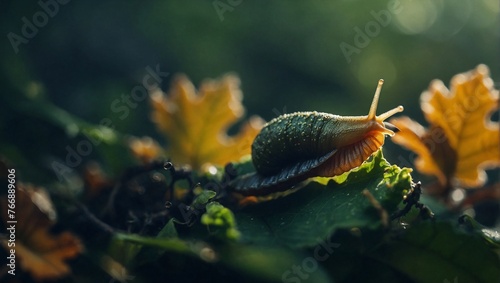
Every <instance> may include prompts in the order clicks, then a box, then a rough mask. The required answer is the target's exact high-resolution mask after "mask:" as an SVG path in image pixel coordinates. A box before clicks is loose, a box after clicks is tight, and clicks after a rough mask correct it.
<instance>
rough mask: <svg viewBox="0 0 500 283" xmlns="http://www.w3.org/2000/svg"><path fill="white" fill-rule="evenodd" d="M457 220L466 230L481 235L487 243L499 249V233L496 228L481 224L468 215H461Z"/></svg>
mask: <svg viewBox="0 0 500 283" xmlns="http://www.w3.org/2000/svg"><path fill="white" fill-rule="evenodd" d="M459 221H460V223H461V224H462V225H463V226H464V227H465V228H466V229H467V230H468V231H473V232H474V233H477V234H478V235H479V236H480V237H482V238H483V239H484V240H485V241H486V243H487V244H488V245H490V246H491V247H493V248H496V249H500V233H499V232H498V231H497V230H494V229H490V228H488V227H485V226H483V225H481V224H480V223H479V222H477V221H476V220H475V219H474V218H472V217H470V216H469V215H463V216H461V217H460V219H459Z"/></svg>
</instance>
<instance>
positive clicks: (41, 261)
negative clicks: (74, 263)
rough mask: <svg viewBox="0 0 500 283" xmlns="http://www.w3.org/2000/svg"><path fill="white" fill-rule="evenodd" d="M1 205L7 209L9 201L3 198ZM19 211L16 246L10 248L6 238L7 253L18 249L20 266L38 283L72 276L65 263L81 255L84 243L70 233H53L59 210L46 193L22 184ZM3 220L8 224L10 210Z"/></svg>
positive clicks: (4, 211) (4, 212) (18, 204)
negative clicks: (53, 206) (51, 229)
mask: <svg viewBox="0 0 500 283" xmlns="http://www.w3.org/2000/svg"><path fill="white" fill-rule="evenodd" d="M0 203H1V207H7V198H6V197H2V198H1V199H0ZM15 211H16V214H15V220H17V223H16V224H15V227H16V242H15V247H9V246H8V240H7V239H2V240H1V243H2V246H4V248H5V249H7V250H10V249H12V248H14V249H15V251H16V258H18V259H19V261H18V262H19V264H20V267H21V268H22V269H23V270H25V271H27V272H29V273H30V274H31V275H32V276H33V278H34V279H35V280H37V281H43V280H54V279H58V278H62V277H64V276H66V275H68V274H70V272H71V270H70V268H69V266H68V264H67V263H66V262H65V260H67V259H71V258H74V257H75V256H77V255H78V254H79V253H80V252H81V251H82V249H83V247H82V244H81V243H80V240H79V239H78V238H76V237H75V236H73V235H72V234H71V233H69V232H62V233H60V234H58V235H53V234H51V233H50V231H49V229H50V227H51V226H52V224H53V223H54V222H53V220H55V211H54V209H53V208H52V202H51V201H50V199H49V198H48V195H47V194H46V192H45V191H44V190H42V189H39V188H34V187H32V186H24V185H22V184H20V185H19V187H18V189H17V191H16V208H15ZM2 219H3V221H4V222H5V223H7V220H8V215H7V211H6V210H2ZM10 220H12V219H10ZM6 225H10V224H6ZM7 227H8V226H7Z"/></svg>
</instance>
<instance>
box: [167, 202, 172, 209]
mask: <svg viewBox="0 0 500 283" xmlns="http://www.w3.org/2000/svg"><path fill="white" fill-rule="evenodd" d="M165 207H166V208H167V209H169V208H171V207H172V202H170V201H166V202H165Z"/></svg>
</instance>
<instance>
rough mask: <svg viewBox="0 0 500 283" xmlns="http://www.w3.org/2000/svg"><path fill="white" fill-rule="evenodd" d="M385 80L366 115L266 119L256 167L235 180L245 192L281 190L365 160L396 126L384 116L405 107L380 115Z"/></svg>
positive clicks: (260, 193) (254, 154) (308, 114)
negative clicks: (378, 106)
mask: <svg viewBox="0 0 500 283" xmlns="http://www.w3.org/2000/svg"><path fill="white" fill-rule="evenodd" d="M382 84H383V80H380V81H379V84H378V87H377V91H376V92H375V96H374V98H373V102H372V105H371V107H370V112H369V114H368V115H367V116H347V117H343V116H339V115H333V114H328V113H318V112H298V113H293V114H286V115H282V116H280V117H278V118H275V119H273V120H272V121H271V122H269V123H268V124H266V125H265V126H264V128H263V129H262V131H261V132H260V133H259V134H258V135H257V137H256V138H255V140H254V142H253V144H252V161H253V164H254V166H255V169H256V173H252V174H247V175H245V176H242V177H241V178H239V179H237V180H235V181H234V182H233V183H232V184H231V188H232V189H233V192H234V193H236V194H239V195H242V196H256V197H266V196H269V195H279V194H283V192H286V191H288V190H289V189H292V188H293V187H294V185H296V184H297V183H299V182H301V181H304V180H306V179H308V178H310V177H317V176H321V177H333V176H336V175H340V174H342V173H344V172H347V171H349V170H351V169H353V168H356V167H358V166H359V165H361V164H362V163H363V162H364V161H365V160H366V159H368V157H370V155H372V154H373V153H374V152H376V151H377V150H378V149H379V148H380V147H381V146H382V145H383V144H384V138H385V135H391V136H392V135H394V131H393V130H395V129H396V128H395V127H394V126H392V125H390V124H388V123H384V120H385V119H387V118H389V117H390V116H392V115H394V114H395V113H398V112H401V111H403V107H402V106H398V107H396V108H394V109H392V110H390V111H388V112H386V113H384V114H381V115H380V116H376V114H375V112H376V110H377V104H378V99H379V96H380V90H381V88H382Z"/></svg>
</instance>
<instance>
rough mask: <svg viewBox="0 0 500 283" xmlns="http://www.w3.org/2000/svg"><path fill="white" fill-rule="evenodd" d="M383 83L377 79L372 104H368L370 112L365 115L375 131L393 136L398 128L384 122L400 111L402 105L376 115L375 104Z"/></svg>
mask: <svg viewBox="0 0 500 283" xmlns="http://www.w3.org/2000/svg"><path fill="white" fill-rule="evenodd" d="M383 84H384V80H382V79H380V80H379V81H378V86H377V90H376V91H375V95H374V96H373V101H372V105H371V106H370V112H369V113H368V116H366V119H367V121H368V123H370V124H371V125H370V126H371V128H372V129H373V130H374V131H377V132H379V133H382V134H386V135H390V136H391V137H392V136H394V133H395V132H398V131H399V129H398V128H396V126H394V125H392V124H390V123H387V122H384V120H386V119H387V118H389V117H391V116H392V115H394V114H396V113H399V112H402V111H403V109H404V108H403V106H401V105H399V106H398V107H396V108H393V109H391V110H389V111H387V112H385V113H382V114H380V115H378V116H377V113H376V112H377V105H378V100H379V97H380V91H381V90H382V85H383Z"/></svg>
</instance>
